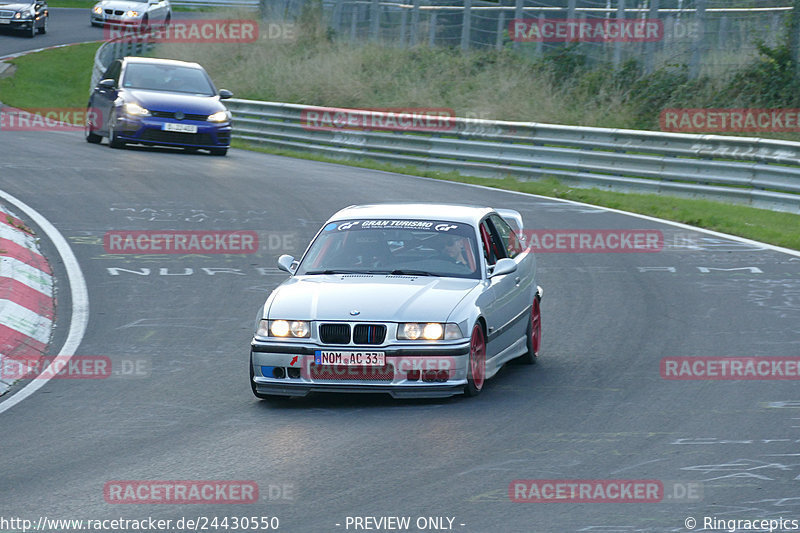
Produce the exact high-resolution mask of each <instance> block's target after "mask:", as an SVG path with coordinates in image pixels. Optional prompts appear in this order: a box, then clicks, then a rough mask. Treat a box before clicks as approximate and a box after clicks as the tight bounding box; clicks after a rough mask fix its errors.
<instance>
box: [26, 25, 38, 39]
mask: <svg viewBox="0 0 800 533" xmlns="http://www.w3.org/2000/svg"><path fill="white" fill-rule="evenodd" d="M25 37H27V38H28V39H33V38H34V37H36V21H31V29H30V30H25Z"/></svg>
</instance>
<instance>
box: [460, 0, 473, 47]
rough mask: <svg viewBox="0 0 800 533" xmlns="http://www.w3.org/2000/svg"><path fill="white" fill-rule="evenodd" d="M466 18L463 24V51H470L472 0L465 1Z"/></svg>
mask: <svg viewBox="0 0 800 533" xmlns="http://www.w3.org/2000/svg"><path fill="white" fill-rule="evenodd" d="M463 14H464V17H463V19H462V22H461V50H464V51H466V50H469V33H470V29H471V28H470V23H471V22H472V0H464V13H463Z"/></svg>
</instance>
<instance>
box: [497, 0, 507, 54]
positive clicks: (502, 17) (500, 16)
mask: <svg viewBox="0 0 800 533" xmlns="http://www.w3.org/2000/svg"><path fill="white" fill-rule="evenodd" d="M500 7H501V8H502V7H503V1H502V0H501V1H500ZM505 21H506V10H505V9H500V10H499V13H497V39H496V40H495V42H494V47H495V49H497V50H502V49H503V26H504V23H505Z"/></svg>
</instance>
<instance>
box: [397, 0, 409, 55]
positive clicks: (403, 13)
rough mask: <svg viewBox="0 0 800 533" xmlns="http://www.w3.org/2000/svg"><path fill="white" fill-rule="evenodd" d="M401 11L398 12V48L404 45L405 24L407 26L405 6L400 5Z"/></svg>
mask: <svg viewBox="0 0 800 533" xmlns="http://www.w3.org/2000/svg"><path fill="white" fill-rule="evenodd" d="M400 9H402V11H401V12H400V39H398V40H399V41H400V48H405V47H406V33H407V31H408V30H407V26H408V22H407V19H408V11H406V8H404V7H401V8H400Z"/></svg>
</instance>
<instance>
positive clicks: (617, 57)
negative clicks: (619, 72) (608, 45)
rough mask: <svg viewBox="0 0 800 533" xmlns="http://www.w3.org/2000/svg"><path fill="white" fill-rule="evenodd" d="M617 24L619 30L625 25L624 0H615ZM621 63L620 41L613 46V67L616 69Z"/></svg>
mask: <svg viewBox="0 0 800 533" xmlns="http://www.w3.org/2000/svg"><path fill="white" fill-rule="evenodd" d="M617 22H618V23H619V27H620V28H621V27H622V25H623V24H625V0H617ZM621 62H622V39H621V38H620V39H619V40H617V42H616V43H615V44H614V67H615V68H616V67H618V66H619V64H620V63H621Z"/></svg>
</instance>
